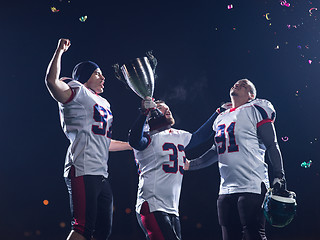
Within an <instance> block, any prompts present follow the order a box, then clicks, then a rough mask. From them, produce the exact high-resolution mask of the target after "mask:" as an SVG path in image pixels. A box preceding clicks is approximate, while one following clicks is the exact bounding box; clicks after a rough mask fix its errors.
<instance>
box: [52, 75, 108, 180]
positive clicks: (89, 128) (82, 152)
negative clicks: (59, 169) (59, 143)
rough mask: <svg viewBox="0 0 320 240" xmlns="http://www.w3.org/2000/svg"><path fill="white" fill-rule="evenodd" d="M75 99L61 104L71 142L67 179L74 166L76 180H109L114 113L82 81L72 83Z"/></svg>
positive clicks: (65, 131) (65, 127)
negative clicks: (88, 177)
mask: <svg viewBox="0 0 320 240" xmlns="http://www.w3.org/2000/svg"><path fill="white" fill-rule="evenodd" d="M68 85H69V86H70V87H71V89H72V90H73V91H74V94H75V95H74V97H73V99H72V100H71V101H70V102H68V103H65V104H61V103H58V105H59V111H60V121H61V127H62V129H63V131H64V133H65V134H66V136H67V138H68V139H69V140H70V146H69V148H68V151H67V155H66V159H65V167H64V177H67V176H68V173H69V170H70V168H71V166H72V165H73V166H74V167H75V174H76V176H82V175H103V176H104V177H106V178H107V177H108V164H107V163H108V157H109V145H110V142H111V126H112V119H113V116H112V113H111V110H110V104H109V102H108V101H107V100H106V99H104V98H102V97H100V96H99V95H97V94H96V93H94V92H93V91H92V90H90V89H88V88H86V87H85V86H84V85H83V84H81V83H80V82H78V81H71V82H69V83H68Z"/></svg>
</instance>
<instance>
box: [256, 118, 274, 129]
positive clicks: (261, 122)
mask: <svg viewBox="0 0 320 240" xmlns="http://www.w3.org/2000/svg"><path fill="white" fill-rule="evenodd" d="M268 122H273V121H272V120H271V119H263V120H262V121H260V122H258V123H257V128H258V127H260V126H261V125H263V124H265V123H268Z"/></svg>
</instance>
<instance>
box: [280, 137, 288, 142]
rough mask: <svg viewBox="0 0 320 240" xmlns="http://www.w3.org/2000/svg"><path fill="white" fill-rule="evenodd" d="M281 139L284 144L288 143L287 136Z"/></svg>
mask: <svg viewBox="0 0 320 240" xmlns="http://www.w3.org/2000/svg"><path fill="white" fill-rule="evenodd" d="M281 139H282V141H284V142H286V141H288V140H289V138H288V137H287V136H285V137H282V138H281Z"/></svg>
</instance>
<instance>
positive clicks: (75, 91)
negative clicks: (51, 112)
mask: <svg viewBox="0 0 320 240" xmlns="http://www.w3.org/2000/svg"><path fill="white" fill-rule="evenodd" d="M67 84H68V85H69V87H70V89H71V96H70V97H69V99H68V100H67V101H66V102H65V103H64V104H68V103H69V102H71V101H73V100H74V99H75V98H77V96H78V95H79V94H80V93H79V92H80V89H81V88H82V87H83V85H82V84H81V83H80V82H78V81H75V80H72V81H70V82H68V83H67Z"/></svg>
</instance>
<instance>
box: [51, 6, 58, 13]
mask: <svg viewBox="0 0 320 240" xmlns="http://www.w3.org/2000/svg"><path fill="white" fill-rule="evenodd" d="M59 11H60V10H59V9H56V8H55V7H51V12H53V13H56V12H59Z"/></svg>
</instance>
